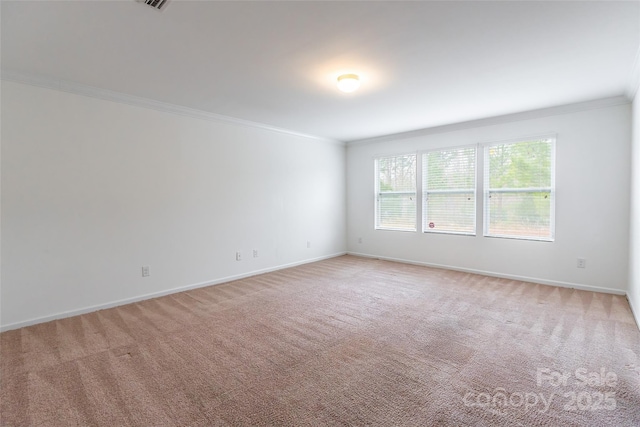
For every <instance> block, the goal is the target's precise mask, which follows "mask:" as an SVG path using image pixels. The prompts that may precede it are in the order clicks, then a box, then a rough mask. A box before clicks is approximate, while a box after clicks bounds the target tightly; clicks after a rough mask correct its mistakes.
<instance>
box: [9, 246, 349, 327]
mask: <svg viewBox="0 0 640 427" xmlns="http://www.w3.org/2000/svg"><path fill="white" fill-rule="evenodd" d="M342 255H346V252H338V253H335V254H331V255H324V256H321V257H317V258H311V259H306V260H304V261H297V262H292V263H288V264H281V265H277V266H275V267H269V268H264V269H261V270H254V271H250V272H248V273H242V274H237V275H234V276H227V277H223V278H220V279H215V280H210V281H206V282H200V283H194V284H191V285H186V286H179V287H177V288H172V289H167V290H164V291H159V292H153V293H150V294H145V295H138V296H135V297H131V298H125V299H121V300H117V301H112V302H108V303H105V304H97V305H92V306H90V307H85V308H80V309H77V310H70V311H63V312H61V313H56V314H52V315H50V316H43V317H38V318H35V319H29V320H24V321H21V322H15V323H10V324H8V325H2V326H0V332H4V331H9V330H12V329H19V328H24V327H25V326H31V325H35V324H38V323H44V322H49V321H51V320H57V319H64V318H66V317H72V316H78V315H80V314H86V313H92V312H94V311H98V310H104V309H106V308H113V307H117V306H120V305H126V304H131V303H133V302H138V301H143V300H147V299H151V298H158V297H162V296H165V295H169V294H175V293H178V292H184V291H189V290H192V289H197V288H203V287H205V286H213V285H219V284H222V283H227V282H232V281H234V280H240V279H245V278H247V277H251V276H257V275H259V274H264V273H270V272H272V271H278V270H284V269H285V268H291V267H296V266H299V265H303V264H309V263H312V262H317V261H322V260H325V259H329V258H335V257H338V256H342Z"/></svg>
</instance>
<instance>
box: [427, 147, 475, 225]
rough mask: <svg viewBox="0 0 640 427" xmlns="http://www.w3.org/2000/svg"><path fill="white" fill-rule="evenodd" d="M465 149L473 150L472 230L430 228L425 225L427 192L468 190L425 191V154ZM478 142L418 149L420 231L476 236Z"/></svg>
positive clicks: (443, 191) (444, 192) (449, 192)
mask: <svg viewBox="0 0 640 427" xmlns="http://www.w3.org/2000/svg"><path fill="white" fill-rule="evenodd" d="M465 149H473V151H474V162H473V163H474V174H473V175H474V177H473V189H472V191H471V193H472V194H473V231H472V232H465V231H451V230H435V229H430V228H428V226H427V221H428V218H427V206H428V204H427V196H428V193H433V194H466V193H469V192H470V191H467V189H456V190H435V191H427V190H426V188H425V184H426V181H425V177H424V172H425V166H424V158H425V156H426V155H427V154H429V153H434V152H438V151H454V150H465ZM478 151H479V150H478V144H470V145H457V146H454V147H440V148H433V149H429V150H423V151H420V152H419V153H418V154H419V157H420V161H421V163H422V164H421V165H420V176H419V178H420V179H419V181H420V196H421V202H422V206H421V210H420V224H421V227H422V233H433V234H454V235H458V236H476V235H477V232H478V200H477V194H478V169H479V168H478V163H479V158H478ZM417 178H418V176H416V179H417Z"/></svg>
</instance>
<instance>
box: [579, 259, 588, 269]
mask: <svg viewBox="0 0 640 427" xmlns="http://www.w3.org/2000/svg"><path fill="white" fill-rule="evenodd" d="M577 265H578V268H587V260H586V259H584V258H578V264H577Z"/></svg>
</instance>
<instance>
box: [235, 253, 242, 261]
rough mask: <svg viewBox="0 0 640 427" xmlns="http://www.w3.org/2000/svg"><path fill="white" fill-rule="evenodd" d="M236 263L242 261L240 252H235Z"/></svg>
mask: <svg viewBox="0 0 640 427" xmlns="http://www.w3.org/2000/svg"><path fill="white" fill-rule="evenodd" d="M236 261H242V253H241V252H240V251H238V252H236Z"/></svg>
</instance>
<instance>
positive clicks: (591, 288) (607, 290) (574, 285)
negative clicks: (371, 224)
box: [347, 251, 626, 295]
mask: <svg viewBox="0 0 640 427" xmlns="http://www.w3.org/2000/svg"><path fill="white" fill-rule="evenodd" d="M347 254H348V255H353V256H359V257H363V258H376V259H381V260H384V261H394V262H400V263H403V264H413V265H421V266H424V267H433V268H442V269H445V270H453V271H462V272H465V273H473V274H481V275H483V276H490V277H499V278H502V279H511V280H520V281H522V282H531V283H538V284H541V285H549V286H559V287H561V288H574V289H580V290H583V291H592V292H602V293H606V294H615V295H626V292H625V291H621V290H618V289H610V288H602V287H599V286H591V285H582V284H579V283H570V282H560V281H557V280H547V279H539V278H536V277H526V276H517V275H515V274H503V273H497V272H495V271H484V270H476V269H473V268H464V267H456V266H452V265H443V264H434V263H429V262H422V261H411V260H406V259H402V258H391V257H385V256H378V255H371V254H364V253H359V252H350V251H349V252H347Z"/></svg>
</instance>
